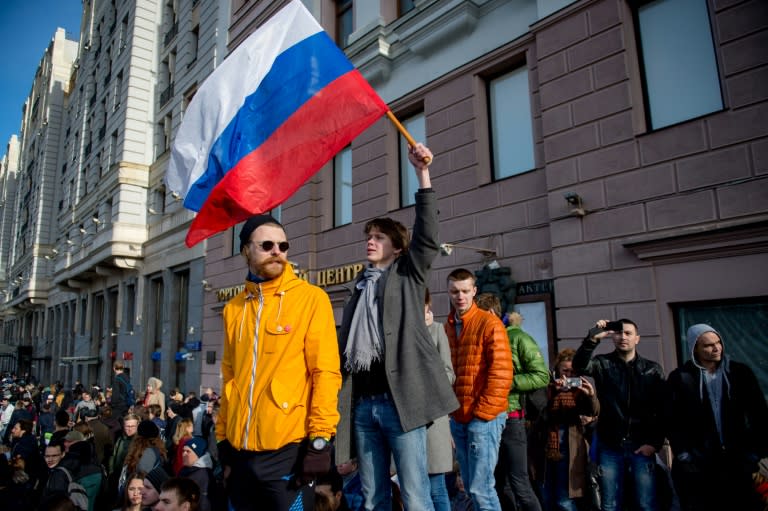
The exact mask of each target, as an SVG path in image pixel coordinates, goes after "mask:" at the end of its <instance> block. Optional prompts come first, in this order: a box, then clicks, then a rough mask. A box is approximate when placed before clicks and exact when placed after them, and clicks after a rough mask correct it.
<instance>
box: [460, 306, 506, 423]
mask: <svg viewBox="0 0 768 511" xmlns="http://www.w3.org/2000/svg"><path fill="white" fill-rule="evenodd" d="M461 321H462V323H463V324H462V328H461V336H460V337H459V338H458V339H457V338H456V311H455V310H453V309H451V313H450V315H449V316H448V321H447V322H446V323H445V333H446V334H447V335H448V342H449V343H450V346H451V362H453V370H454V372H455V373H456V381H455V382H454V384H453V390H454V392H455V393H456V397H457V398H458V400H459V409H458V410H456V411H455V412H453V413H452V414H451V416H452V417H453V418H454V420H456V421H457V422H459V423H462V424H466V423H468V422H469V421H471V420H472V419H473V418H475V417H477V418H478V419H483V420H491V419H493V418H495V417H496V416H498V415H499V414H500V413H502V412H505V411H506V410H507V395H508V394H509V389H510V388H511V387H512V376H513V371H512V353H511V352H510V350H509V339H508V338H507V331H506V329H505V328H504V324H503V323H502V322H501V320H500V319H499V318H498V317H496V316H494V315H493V314H491V313H490V312H487V311H484V310H482V309H480V308H479V307H478V306H477V305H475V304H472V307H471V308H470V309H469V310H468V311H467V312H466V313H465V314H464V315H463V316H461Z"/></svg>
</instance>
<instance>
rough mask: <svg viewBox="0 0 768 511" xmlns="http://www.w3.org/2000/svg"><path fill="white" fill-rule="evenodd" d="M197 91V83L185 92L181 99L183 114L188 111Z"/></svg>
mask: <svg viewBox="0 0 768 511" xmlns="http://www.w3.org/2000/svg"><path fill="white" fill-rule="evenodd" d="M196 92H197V84H195V85H193V86H192V87H190V88H189V89H187V92H185V93H184V98H183V99H182V100H181V113H182V115H183V114H184V113H185V112H186V111H187V108H188V107H189V104H190V103H192V98H194V97H195V93H196Z"/></svg>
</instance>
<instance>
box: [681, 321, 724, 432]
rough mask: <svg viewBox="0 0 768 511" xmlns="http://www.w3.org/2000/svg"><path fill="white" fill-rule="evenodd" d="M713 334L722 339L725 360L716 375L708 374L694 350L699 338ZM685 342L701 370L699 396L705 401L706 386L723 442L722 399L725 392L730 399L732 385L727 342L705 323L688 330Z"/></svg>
mask: <svg viewBox="0 0 768 511" xmlns="http://www.w3.org/2000/svg"><path fill="white" fill-rule="evenodd" d="M707 332H713V333H715V334H716V335H717V336H718V337H719V338H720V343H721V344H722V346H723V358H722V361H721V362H720V365H719V366H718V367H717V370H715V372H714V373H710V372H708V371H707V370H706V369H705V368H704V367H703V366H702V365H701V364H699V361H698V360H696V356H695V354H694V349H695V348H696V343H697V342H698V340H699V338H700V337H701V336H702V335H703V334H705V333H707ZM685 340H686V341H687V343H688V352H689V353H690V355H691V362H693V364H694V365H695V366H696V367H698V368H699V369H700V375H699V396H701V399H702V400H703V399H704V385H706V386H707V395H708V396H709V403H710V405H711V406H712V412H713V414H714V416H715V425H716V426H717V431H718V433H719V434H720V440H721V441H722V440H723V424H722V423H723V419H722V401H723V400H722V398H723V390H725V391H726V392H729V397H730V385H729V384H728V370H729V363H728V357H727V356H726V355H725V341H724V340H723V336H722V335H720V332H718V331H717V330H715V329H714V328H712V327H711V326H709V325H707V324H705V323H699V324H696V325H693V326H692V327H690V328H689V329H688V333H687V334H686V336H685Z"/></svg>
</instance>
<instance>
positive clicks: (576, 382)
mask: <svg viewBox="0 0 768 511" xmlns="http://www.w3.org/2000/svg"><path fill="white" fill-rule="evenodd" d="M565 384H566V385H567V386H568V388H574V387H581V378H579V377H575V378H566V379H565Z"/></svg>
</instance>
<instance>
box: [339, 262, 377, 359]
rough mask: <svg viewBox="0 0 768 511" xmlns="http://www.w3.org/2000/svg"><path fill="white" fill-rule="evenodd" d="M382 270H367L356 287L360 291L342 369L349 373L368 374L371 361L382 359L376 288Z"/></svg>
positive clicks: (350, 326)
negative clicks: (365, 372)
mask: <svg viewBox="0 0 768 511" xmlns="http://www.w3.org/2000/svg"><path fill="white" fill-rule="evenodd" d="M385 271H386V270H383V269H380V268H366V269H365V272H364V273H363V278H362V279H361V280H360V282H358V283H357V285H356V286H355V287H357V289H360V290H361V291H362V292H361V293H360V298H359V299H358V300H357V306H356V307H355V313H354V314H353V315H352V323H351V324H350V325H349V337H348V338H347V347H346V349H345V350H344V355H345V357H346V359H347V362H346V364H345V367H346V369H347V371H349V372H352V373H356V372H358V371H367V370H369V369H370V368H371V363H372V362H373V361H374V360H379V359H381V353H382V342H381V327H380V325H379V304H378V303H377V302H376V287H377V285H378V284H377V282H378V280H379V279H380V278H381V276H382V275H383V274H384V272H385Z"/></svg>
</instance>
